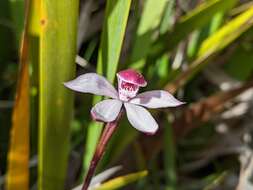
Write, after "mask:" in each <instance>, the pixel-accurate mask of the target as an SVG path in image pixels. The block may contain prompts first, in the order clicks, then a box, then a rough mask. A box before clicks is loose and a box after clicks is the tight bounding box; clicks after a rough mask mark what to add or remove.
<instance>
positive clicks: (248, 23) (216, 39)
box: [165, 6, 253, 93]
mask: <svg viewBox="0 0 253 190" xmlns="http://www.w3.org/2000/svg"><path fill="white" fill-rule="evenodd" d="M252 25H253V6H252V7H250V8H249V9H248V10H247V11H245V12H243V13H242V14H240V15H239V16H237V17H236V18H234V19H232V20H231V21H229V22H228V23H227V24H226V25H224V26H223V27H221V28H220V29H219V30H218V31H217V32H215V33H214V34H213V35H211V36H210V37H209V38H207V39H206V40H205V41H204V42H203V43H202V44H201V46H200V49H199V51H198V53H197V59H196V60H195V61H194V62H193V63H192V64H191V65H190V67H189V68H188V69H187V70H186V71H184V72H182V73H181V74H180V75H179V76H178V77H177V78H176V79H175V80H174V81H173V82H172V83H171V84H168V85H167V86H166V87H165V89H166V90H168V91H170V92H172V93H174V92H175V91H176V90H177V89H178V88H179V87H181V86H183V85H184V84H185V83H186V82H187V81H188V80H189V79H191V78H192V77H193V76H194V75H195V74H196V73H198V72H199V71H200V70H201V69H202V68H203V67H205V66H206V65H207V64H208V63H209V60H210V59H211V58H212V57H214V56H215V55H217V54H218V53H219V52H220V51H221V50H223V49H224V48H225V47H227V46H228V45H229V44H231V43H232V42H234V41H235V40H236V39H237V38H239V37H240V36H241V35H242V34H243V33H244V32H246V31H247V30H248V29H249V28H251V27H252Z"/></svg>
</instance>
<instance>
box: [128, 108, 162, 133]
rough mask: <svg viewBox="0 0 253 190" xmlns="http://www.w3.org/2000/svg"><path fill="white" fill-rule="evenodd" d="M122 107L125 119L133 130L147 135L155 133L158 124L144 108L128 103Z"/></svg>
mask: <svg viewBox="0 0 253 190" xmlns="http://www.w3.org/2000/svg"><path fill="white" fill-rule="evenodd" d="M124 105H125V108H126V113H127V118H128V120H129V122H130V123H131V125H132V126H133V127H134V128H136V129H137V130H139V131H142V132H144V133H148V134H154V133H155V132H156V131H157V129H158V124H157V123H156V121H155V119H154V118H153V117H152V115H151V114H150V113H149V112H148V111H147V110H146V109H145V108H143V107H141V106H137V105H134V104H130V103H124Z"/></svg>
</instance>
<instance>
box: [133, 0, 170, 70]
mask: <svg viewBox="0 0 253 190" xmlns="http://www.w3.org/2000/svg"><path fill="white" fill-rule="evenodd" d="M167 3H168V0H157V1H154V0H147V1H145V5H144V10H143V13H142V15H141V18H140V22H139V24H138V28H137V32H136V36H135V40H134V43H133V50H132V54H131V57H130V62H131V65H130V67H132V68H135V69H137V68H141V67H143V66H144V64H145V60H146V56H147V54H148V51H149V50H150V46H151V43H152V41H153V35H154V29H156V28H157V27H158V25H159V23H160V22H161V18H162V13H163V12H164V9H165V7H166V5H167Z"/></svg>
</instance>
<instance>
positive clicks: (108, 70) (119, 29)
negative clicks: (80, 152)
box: [83, 0, 131, 175]
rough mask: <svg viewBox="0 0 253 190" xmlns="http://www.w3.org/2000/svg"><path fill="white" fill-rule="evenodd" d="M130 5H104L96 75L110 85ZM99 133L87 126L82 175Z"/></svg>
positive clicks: (119, 0) (117, 1)
mask: <svg viewBox="0 0 253 190" xmlns="http://www.w3.org/2000/svg"><path fill="white" fill-rule="evenodd" d="M130 5H131V0H129V1H125V0H108V1H107V4H106V13H105V20H104V24H103V31H102V36H101V42H100V48H99V53H98V66H97V73H99V74H102V75H105V76H106V77H107V79H108V80H109V81H110V82H112V83H113V81H114V79H115V75H116V71H117V67H118V62H119V57H120V52H121V47H122V44H123V40H124V34H125V30H126V25H127V19H128V15H129V11H130ZM100 100H102V97H96V98H95V99H94V101H93V103H94V104H95V103H96V102H98V101H100ZM101 131H102V124H99V123H94V122H93V123H91V124H90V125H89V126H88V132H87V140H86V146H85V154H84V163H83V167H84V168H83V170H84V171H83V175H84V174H85V172H86V169H87V168H88V166H89V164H90V161H91V158H92V155H93V153H94V151H95V148H96V144H97V142H98V139H99V136H100V133H101Z"/></svg>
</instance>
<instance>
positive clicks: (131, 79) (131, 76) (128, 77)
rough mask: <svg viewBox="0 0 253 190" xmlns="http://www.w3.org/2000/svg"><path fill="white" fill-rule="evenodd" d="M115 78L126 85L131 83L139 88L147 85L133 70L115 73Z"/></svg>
mask: <svg viewBox="0 0 253 190" xmlns="http://www.w3.org/2000/svg"><path fill="white" fill-rule="evenodd" d="M117 77H118V78H120V79H121V80H123V81H125V82H127V83H132V84H135V85H138V86H141V87H144V86H146V85H147V81H146V80H145V78H144V77H143V76H142V75H141V74H140V73H138V72H137V71H135V70H133V69H126V70H123V71H120V72H118V73H117Z"/></svg>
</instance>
